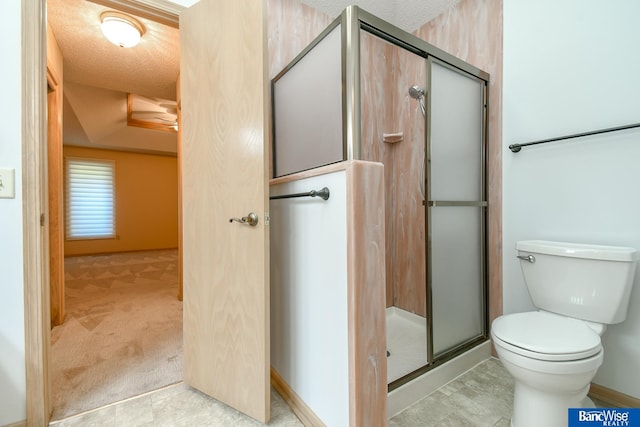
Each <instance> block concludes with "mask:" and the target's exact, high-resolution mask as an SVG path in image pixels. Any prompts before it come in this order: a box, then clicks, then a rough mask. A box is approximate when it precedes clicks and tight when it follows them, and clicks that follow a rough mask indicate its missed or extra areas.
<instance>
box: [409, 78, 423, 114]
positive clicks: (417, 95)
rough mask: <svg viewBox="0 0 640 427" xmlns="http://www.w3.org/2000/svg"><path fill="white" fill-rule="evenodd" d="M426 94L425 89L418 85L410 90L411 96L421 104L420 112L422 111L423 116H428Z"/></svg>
mask: <svg viewBox="0 0 640 427" xmlns="http://www.w3.org/2000/svg"><path fill="white" fill-rule="evenodd" d="M426 93H427V92H426V91H425V89H424V88H423V87H420V86H418V85H413V86H411V87H410V88H409V96H410V97H412V98H413V99H416V100H417V101H418V102H419V103H420V111H422V115H423V116H425V115H426V114H427V107H426V105H425V104H424V96H425V94H426Z"/></svg>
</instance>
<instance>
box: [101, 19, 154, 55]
mask: <svg viewBox="0 0 640 427" xmlns="http://www.w3.org/2000/svg"><path fill="white" fill-rule="evenodd" d="M100 22H101V24H100V28H101V29H102V34H104V36H105V37H106V38H107V39H108V40H109V41H110V42H111V43H113V44H115V45H116V46H120V47H133V46H135V45H137V44H138V42H140V38H141V37H142V34H144V28H143V27H142V24H141V23H140V22H139V21H138V20H137V19H135V18H133V17H131V16H129V15H126V14H124V13H120V12H115V11H108V12H103V13H102V14H101V15H100Z"/></svg>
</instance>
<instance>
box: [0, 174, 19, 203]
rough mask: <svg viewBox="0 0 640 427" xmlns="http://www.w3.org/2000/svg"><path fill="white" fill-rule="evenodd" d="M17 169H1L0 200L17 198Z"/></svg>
mask: <svg viewBox="0 0 640 427" xmlns="http://www.w3.org/2000/svg"><path fill="white" fill-rule="evenodd" d="M15 174H16V170H15V169H7V168H0V199H13V198H14V197H15V185H14V182H15Z"/></svg>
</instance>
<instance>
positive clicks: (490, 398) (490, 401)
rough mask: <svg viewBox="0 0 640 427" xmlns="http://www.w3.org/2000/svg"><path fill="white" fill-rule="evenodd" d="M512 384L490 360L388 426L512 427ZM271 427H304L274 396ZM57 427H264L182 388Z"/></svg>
mask: <svg viewBox="0 0 640 427" xmlns="http://www.w3.org/2000/svg"><path fill="white" fill-rule="evenodd" d="M512 393H513V382H512V380H511V377H510V376H509V374H508V373H507V372H506V371H505V370H504V368H503V367H502V365H501V364H500V362H499V361H498V360H497V359H489V360H486V361H484V362H482V363H480V364H479V365H477V366H476V367H475V368H473V369H472V370H470V371H468V372H466V373H465V374H463V375H462V376H460V377H458V378H457V379H455V380H453V381H452V382H450V383H449V384H447V385H445V386H443V387H441V388H440V389H438V390H436V391H435V392H434V393H432V394H431V395H429V396H427V397H426V398H424V399H423V400H421V401H420V402H418V403H416V404H414V405H412V406H410V407H409V408H407V409H406V410H405V411H403V412H401V413H400V414H398V415H396V416H395V417H393V418H392V419H391V420H389V426H392V427H397V426H436V425H437V426H449V425H451V426H457V427H462V426H509V418H510V414H511V405H512ZM271 396H272V397H271V405H272V406H271V421H270V422H269V425H270V426H282V427H289V426H302V423H300V421H299V420H298V419H297V418H296V416H295V415H294V414H293V412H291V410H290V409H289V407H288V406H287V404H286V403H285V402H284V401H283V400H282V398H281V397H280V395H279V394H278V393H277V392H275V390H272V394H271ZM51 425H52V426H56V427H75V426H83V427H85V426H91V427H102V426H109V427H116V426H117V427H123V426H126V427H129V426H158V427H161V426H162V427H164V426H175V427H178V426H190V427H195V426H234V427H235V426H259V425H261V424H260V423H258V422H256V421H254V420H252V419H251V418H249V417H246V416H244V415H243V414H240V413H239V412H237V411H235V410H233V409H231V408H229V407H227V406H225V405H224V404H222V403H219V402H217V401H216V400H214V399H211V398H209V397H208V396H205V395H203V394H202V393H199V392H198V391H195V390H193V389H191V388H189V387H188V386H186V385H184V384H182V383H180V384H176V385H173V386H169V387H166V388H164V389H161V390H158V391H155V392H151V393H148V394H145V395H142V396H138V397H135V398H133V399H129V400H127V401H125V402H121V403H118V404H114V405H111V406H108V407H106V408H101V409H97V410H95V411H90V412H87V413H85V414H82V415H78V416H75V417H70V418H66V419H64V420H60V421H57V422H54V423H52V424H51Z"/></svg>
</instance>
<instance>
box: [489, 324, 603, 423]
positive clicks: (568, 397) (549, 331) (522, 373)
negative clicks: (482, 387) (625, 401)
mask: <svg viewBox="0 0 640 427" xmlns="http://www.w3.org/2000/svg"><path fill="white" fill-rule="evenodd" d="M491 338H492V340H493V343H494V345H495V348H496V351H497V353H498V357H499V358H500V360H501V361H502V364H503V365H504V367H505V369H506V370H507V372H509V373H510V374H511V375H512V376H513V377H514V379H515V390H514V410H513V417H512V426H517V427H528V426H541V425H544V426H550V427H556V426H557V427H561V426H562V427H564V426H566V424H567V408H579V407H589V406H592V405H593V404H592V403H591V402H590V400H588V398H587V397H586V396H587V393H588V391H589V385H590V383H591V380H592V379H593V377H594V376H595V375H596V372H597V371H598V368H599V367H600V365H601V364H602V360H603V350H602V345H601V344H600V336H599V335H598V333H597V332H596V331H594V330H593V329H592V328H591V327H590V326H588V325H587V324H585V323H583V322H581V321H579V320H576V319H570V318H564V317H562V316H558V315H555V314H552V313H545V312H539V311H538V312H527V313H517V314H513V315H507V316H502V317H500V318H498V319H496V321H494V323H493V325H492V331H491Z"/></svg>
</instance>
